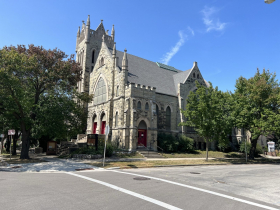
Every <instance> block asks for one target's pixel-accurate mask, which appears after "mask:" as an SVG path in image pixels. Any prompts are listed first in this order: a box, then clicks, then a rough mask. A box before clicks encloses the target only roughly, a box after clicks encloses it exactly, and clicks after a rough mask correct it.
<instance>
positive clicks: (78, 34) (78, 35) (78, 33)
mask: <svg viewBox="0 0 280 210" xmlns="http://www.w3.org/2000/svg"><path fill="white" fill-rule="evenodd" d="M80 34H81V31H80V26H79V29H78V32H77V37H80Z"/></svg>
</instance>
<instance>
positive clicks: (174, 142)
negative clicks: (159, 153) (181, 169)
mask: <svg viewBox="0 0 280 210" xmlns="http://www.w3.org/2000/svg"><path fill="white" fill-rule="evenodd" d="M193 144H194V141H193V139H192V138H189V137H187V136H185V135H180V136H179V137H177V138H176V137H175V136H173V135H171V134H164V133H160V134H158V146H159V147H160V148H162V149H163V150H164V152H168V153H172V152H190V151H193Z"/></svg>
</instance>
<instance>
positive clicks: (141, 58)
mask: <svg viewBox="0 0 280 210" xmlns="http://www.w3.org/2000/svg"><path fill="white" fill-rule="evenodd" d="M117 51H119V52H121V53H124V52H122V51H120V50H117ZM127 54H128V55H132V56H134V57H137V58H140V59H143V60H146V61H149V62H152V63H154V64H156V65H157V62H156V61H151V60H148V59H146V58H141V57H139V56H137V55H133V54H130V53H127ZM128 62H129V61H128ZM157 66H158V65H157ZM159 68H160V67H159ZM173 68H174V67H173ZM176 70H178V71H179V72H177V73H181V72H183V71H182V70H179V69H176ZM174 72H175V71H174Z"/></svg>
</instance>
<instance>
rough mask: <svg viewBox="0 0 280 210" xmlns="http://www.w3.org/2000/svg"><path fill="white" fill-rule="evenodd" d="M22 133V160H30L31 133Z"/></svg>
mask: <svg viewBox="0 0 280 210" xmlns="http://www.w3.org/2000/svg"><path fill="white" fill-rule="evenodd" d="M21 132H22V148H21V153H20V159H29V144H30V142H29V134H30V132H29V131H26V130H25V129H22V130H21Z"/></svg>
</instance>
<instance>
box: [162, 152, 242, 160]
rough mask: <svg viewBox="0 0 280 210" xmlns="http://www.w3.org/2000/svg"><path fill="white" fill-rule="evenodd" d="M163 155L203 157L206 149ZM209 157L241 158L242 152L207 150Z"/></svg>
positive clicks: (167, 156)
mask: <svg viewBox="0 0 280 210" xmlns="http://www.w3.org/2000/svg"><path fill="white" fill-rule="evenodd" d="M163 156H164V157H166V158H205V157H206V151H201V150H195V151H194V152H193V153H163ZM208 157H209V158H242V157H244V154H242V153H239V152H228V153H225V152H218V151H209V152H208Z"/></svg>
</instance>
